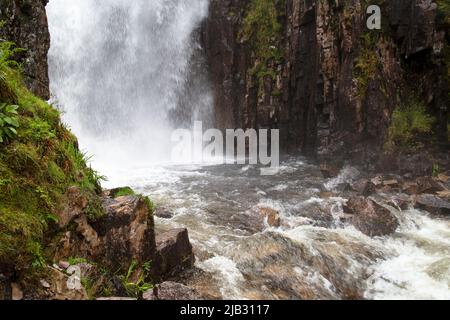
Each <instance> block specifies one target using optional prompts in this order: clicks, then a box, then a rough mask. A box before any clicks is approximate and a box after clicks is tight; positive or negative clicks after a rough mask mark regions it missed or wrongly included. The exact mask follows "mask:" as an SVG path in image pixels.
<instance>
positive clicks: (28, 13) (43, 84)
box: [0, 0, 50, 100]
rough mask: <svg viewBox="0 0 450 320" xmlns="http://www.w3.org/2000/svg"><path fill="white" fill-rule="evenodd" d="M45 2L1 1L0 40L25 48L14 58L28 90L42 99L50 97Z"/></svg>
mask: <svg viewBox="0 0 450 320" xmlns="http://www.w3.org/2000/svg"><path fill="white" fill-rule="evenodd" d="M47 3H48V0H0V21H2V24H3V26H2V27H1V28H0V38H1V39H4V40H8V41H12V42H14V43H16V45H17V47H19V48H23V49H25V51H24V52H23V53H21V54H20V56H18V57H15V59H17V60H18V61H19V62H21V63H23V73H24V80H25V82H26V84H27V86H28V88H29V89H30V90H31V91H32V92H33V93H34V94H36V95H37V96H39V97H41V98H43V99H46V100H47V99H49V98H50V91H49V79H48V64H47V53H48V50H49V48H50V34H49V31H48V24H47V15H46V12H45V6H46V4H47Z"/></svg>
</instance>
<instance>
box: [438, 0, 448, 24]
mask: <svg viewBox="0 0 450 320" xmlns="http://www.w3.org/2000/svg"><path fill="white" fill-rule="evenodd" d="M436 3H437V5H438V13H439V14H441V15H442V17H443V19H444V21H445V22H446V23H447V24H450V0H437V1H436Z"/></svg>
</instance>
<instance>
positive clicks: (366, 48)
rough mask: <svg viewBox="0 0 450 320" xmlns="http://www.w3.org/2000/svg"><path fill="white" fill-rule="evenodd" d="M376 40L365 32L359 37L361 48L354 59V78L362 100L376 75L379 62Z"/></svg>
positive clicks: (371, 33) (372, 34)
mask: <svg viewBox="0 0 450 320" xmlns="http://www.w3.org/2000/svg"><path fill="white" fill-rule="evenodd" d="M376 43H377V38H376V34H375V33H373V32H367V33H365V34H363V35H362V37H361V44H362V45H361V48H360V51H359V54H358V56H357V57H356V59H355V68H354V70H355V71H354V76H355V78H356V80H357V83H358V92H359V96H360V97H362V98H364V97H365V95H366V92H367V87H368V85H369V81H370V80H372V79H374V77H375V75H376V74H377V68H378V65H379V60H378V56H377V53H376V52H377V51H376Z"/></svg>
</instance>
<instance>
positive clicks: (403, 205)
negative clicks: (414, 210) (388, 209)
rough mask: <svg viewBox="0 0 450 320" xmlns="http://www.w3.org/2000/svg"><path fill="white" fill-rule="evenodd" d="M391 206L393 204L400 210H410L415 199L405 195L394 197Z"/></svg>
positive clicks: (390, 202)
mask: <svg viewBox="0 0 450 320" xmlns="http://www.w3.org/2000/svg"><path fill="white" fill-rule="evenodd" d="M388 203H389V204H392V206H393V207H394V208H397V209H400V210H408V209H409V208H410V206H412V204H413V199H412V198H411V197H409V196H407V195H404V194H398V195H395V196H392V198H391V199H390V201H389V202H388Z"/></svg>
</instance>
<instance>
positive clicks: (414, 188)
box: [402, 181, 419, 195]
mask: <svg viewBox="0 0 450 320" xmlns="http://www.w3.org/2000/svg"><path fill="white" fill-rule="evenodd" d="M402 190H403V192H406V193H407V194H409V195H416V194H418V193H419V185H418V184H417V183H416V182H411V181H407V182H405V183H404V184H403V187H402Z"/></svg>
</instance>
